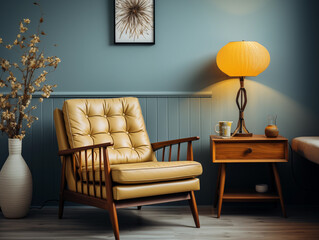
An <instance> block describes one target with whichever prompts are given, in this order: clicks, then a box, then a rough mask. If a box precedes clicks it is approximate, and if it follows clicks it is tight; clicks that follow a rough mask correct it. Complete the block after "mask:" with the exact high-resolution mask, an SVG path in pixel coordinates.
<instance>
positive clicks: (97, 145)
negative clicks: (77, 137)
mask: <svg viewBox="0 0 319 240" xmlns="http://www.w3.org/2000/svg"><path fill="white" fill-rule="evenodd" d="M108 146H113V143H110V142H107V143H101V144H95V145H90V146H85V147H78V148H72V149H66V150H61V151H59V152H58V155H59V156H65V155H71V154H73V153H75V152H80V151H84V150H88V149H94V148H106V147H108Z"/></svg>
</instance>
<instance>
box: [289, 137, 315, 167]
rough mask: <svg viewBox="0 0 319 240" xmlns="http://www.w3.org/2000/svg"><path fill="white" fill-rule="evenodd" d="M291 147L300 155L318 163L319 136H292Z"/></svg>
mask: <svg viewBox="0 0 319 240" xmlns="http://www.w3.org/2000/svg"><path fill="white" fill-rule="evenodd" d="M291 148H292V150H293V151H295V152H296V153H298V154H299V155H301V156H302V157H304V158H306V159H308V160H309V161H311V162H314V163H316V164H319V137H297V138H294V139H293V140H292V143H291Z"/></svg>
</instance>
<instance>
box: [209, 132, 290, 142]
mask: <svg viewBox="0 0 319 240" xmlns="http://www.w3.org/2000/svg"><path fill="white" fill-rule="evenodd" d="M210 139H211V140H214V141H217V142H218V141H220V142H224V141H227V142H228V141H230V142H231V141H236V142H238V141H243V142H249V141H285V140H288V139H287V138H285V137H283V136H280V135H279V136H278V137H276V138H268V137H266V136H265V135H262V134H254V135H253V136H252V137H231V138H222V137H220V136H217V135H210Z"/></svg>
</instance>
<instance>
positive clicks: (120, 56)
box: [0, 0, 319, 204]
mask: <svg viewBox="0 0 319 240" xmlns="http://www.w3.org/2000/svg"><path fill="white" fill-rule="evenodd" d="M32 2H33V1H29V0H20V1H18V0H11V1H5V2H2V4H1V15H0V37H2V38H3V39H4V41H5V42H6V41H8V40H9V41H13V40H14V37H15V35H16V33H17V32H16V30H17V28H18V27H17V26H18V21H19V20H20V19H21V18H30V19H31V21H38V19H39V17H40V13H39V11H38V10H37V8H36V7H34V6H33V4H32ZM42 6H43V10H44V14H45V16H44V19H45V22H44V24H43V28H44V30H45V32H46V33H47V39H46V40H44V42H43V46H45V47H46V48H49V50H48V52H47V54H48V55H57V56H58V57H60V58H61V60H62V63H61V64H60V66H59V67H58V69H57V71H56V72H54V73H52V74H51V75H49V79H51V80H54V81H55V82H56V83H57V84H58V88H57V89H56V92H57V93H60V96H57V95H56V96H53V98H52V100H49V101H48V102H47V103H44V104H45V105H44V106H45V107H43V106H42V107H41V109H40V110H39V111H38V114H39V115H41V116H42V119H40V121H39V122H38V123H37V124H35V125H34V127H33V129H32V132H30V133H31V134H30V135H29V136H27V138H26V139H25V142H26V143H25V146H27V147H26V148H25V150H24V152H25V156H26V158H27V159H26V160H27V161H28V162H29V163H30V164H29V165H31V168H33V169H34V170H33V175H34V181H35V182H36V186H37V187H36V189H35V191H37V193H36V195H35V196H34V204H39V202H41V201H42V200H45V199H48V198H49V196H51V197H54V196H56V193H55V191H56V190H57V186H58V184H57V183H55V182H53V180H52V179H51V180H50V179H49V178H48V179H47V176H50V174H51V175H52V176H53V177H54V176H55V175H56V174H58V171H56V170H54V171H53V172H52V170H50V168H49V167H48V166H47V165H45V164H44V163H43V161H46V160H45V159H43V158H44V155H41V154H35V153H33V151H34V150H35V149H34V148H37V147H35V146H34V144H35V143H37V139H38V137H40V136H41V137H42V138H43V139H44V138H45V136H46V134H47V133H48V132H49V134H51V135H49V136H50V139H51V138H52V140H50V141H51V142H53V144H52V147H47V148H48V149H49V152H51V153H52V154H53V153H54V152H55V151H56V143H55V139H54V138H55V136H54V126H53V125H52V116H51V115H50V114H49V112H48V111H49V110H50V111H51V110H52V109H53V108H54V107H55V106H60V105H61V104H62V102H61V101H63V100H62V99H63V98H64V97H66V98H67V97H70V96H72V95H73V94H75V95H77V96H80V97H86V96H88V94H90V95H91V96H92V95H93V96H94V94H95V93H96V94H98V95H99V96H100V95H101V93H103V95H109V94H110V93H111V94H112V95H113V96H117V95H123V94H124V95H137V96H141V97H143V96H144V98H141V99H142V100H141V101H142V102H143V101H145V103H147V102H149V105H148V108H149V109H150V110H149V112H148V115H147V116H149V114H150V111H152V107H150V106H158V101H166V102H167V104H169V103H171V101H173V102H174V101H177V102H179V103H178V104H177V103H176V102H174V103H175V104H176V105H173V108H171V110H168V109H167V114H168V115H167V121H168V122H167V125H165V124H162V123H163V122H162V120H161V118H160V116H159V114H157V115H154V114H151V115H150V116H151V117H149V118H148V121H147V124H148V126H147V127H148V131H149V132H151V133H150V135H151V138H153V139H152V140H154V141H156V140H158V139H160V140H165V139H164V136H158V135H157V134H155V132H154V127H155V126H156V128H157V127H158V126H161V124H162V125H163V127H168V126H170V128H171V130H172V131H173V133H171V134H166V135H165V138H166V139H167V138H173V137H179V136H180V135H183V133H185V132H186V133H188V134H189V135H191V134H194V135H199V136H200V137H201V142H200V144H199V145H198V148H197V150H198V151H199V152H200V153H199V156H200V158H201V159H200V161H201V162H202V163H203V164H204V166H205V167H206V169H205V173H204V176H203V177H202V191H201V193H200V195H199V203H202V204H209V203H211V201H212V194H213V193H214V190H213V188H214V185H215V180H214V179H215V177H216V167H215V166H211V165H212V164H211V163H210V155H209V142H208V136H209V134H211V133H212V127H211V126H213V125H214V124H215V123H216V122H217V121H218V120H233V121H234V122H236V121H237V118H238V112H237V109H236V105H235V94H236V91H237V90H238V87H239V83H238V80H236V79H228V78H227V76H225V75H223V74H221V73H220V71H219V70H218V69H217V67H216V63H215V57H216V54H217V52H218V50H219V49H220V48H221V47H222V46H224V45H225V44H227V43H228V42H229V41H236V40H255V41H257V42H259V43H261V44H263V45H264V46H265V47H266V48H267V49H268V50H269V52H270V56H271V63H270V65H269V67H268V68H267V69H266V71H265V72H263V73H262V74H260V75H259V76H257V77H255V78H249V79H248V80H247V81H246V88H247V91H248V105H247V109H246V111H245V114H246V123H247V127H248V129H249V130H250V131H252V132H254V133H259V134H262V133H263V130H264V128H265V125H266V117H267V114H269V113H275V114H277V115H278V127H279V130H280V134H282V135H284V136H286V137H288V138H289V139H291V138H293V137H295V136H300V135H318V134H319V124H318V122H319V108H318V106H317V104H318V102H319V94H317V92H318V90H319V81H318V80H317V79H316V73H317V71H316V69H317V66H318V63H319V60H318V59H319V58H318V56H317V55H318V53H319V49H318V46H319V45H318V44H317V41H318V32H317V30H316V29H317V22H318V17H316V14H317V12H318V10H319V9H318V4H317V3H316V1H315V0H312V1H310V0H309V1H302V0H197V1H194V0H157V1H156V44H155V45H154V46H132V45H130V46H116V45H114V44H113V24H114V21H113V1H112V0H94V1H89V0H67V1H66V0H64V1H63V0H56V1H49V0H45V1H42ZM55 43H56V44H58V46H57V47H56V48H54V47H51V46H52V45H53V44H55ZM0 56H7V51H6V50H3V49H2V48H1V49H0ZM222 80H223V81H222ZM123 92H124V93H123ZM172 92H173V95H174V96H175V97H177V98H175V97H172V96H171V93H172ZM186 92H187V93H189V92H192V93H194V95H195V96H197V97H195V100H194V96H192V97H186V101H187V104H191V103H192V104H193V101H195V103H194V104H193V105H192V106H193V108H194V109H193V110H192V111H190V112H189V113H187V115H186V118H184V117H182V118H178V119H179V120H177V119H176V116H179V115H178V114H177V115H176V113H175V111H174V109H175V107H176V109H177V110H176V111H180V112H183V111H184V110H183V109H184V108H183V104H182V105H181V104H180V101H181V100H180V94H181V95H182V94H183V93H186ZM201 93H205V94H206V95H207V93H208V94H209V95H211V98H207V97H205V98H200V97H198V96H200V94H201ZM154 94H155V95H154ZM145 95H147V97H145ZM159 95H161V96H160V97H159ZM61 96H62V98H60V97H61ZM154 99H155V100H154ZM172 99H173V100H172ZM174 99H175V100H174ZM176 99H177V100H176ZM178 99H179V100H178ZM182 99H183V98H182ZM203 99H205V100H203ZM153 101H154V102H153ZM202 101H204V103H203V104H201V102H202ZM56 102H57V103H58V104H56ZM142 104H144V103H142ZM48 109H49V110H48ZM145 109H147V107H145ZM172 109H173V110H172ZM153 111H155V110H153ZM165 111H166V110H165ZM187 111H188V110H187ZM197 113H200V114H202V115H200V117H197V115H196V114H197ZM48 114H49V115H48ZM144 114H147V113H146V111H144ZM174 114H175V115H174ZM145 118H146V117H145ZM150 119H154V121H155V122H156V124H152V121H150ZM192 119H193V122H194V121H196V124H197V123H199V125H196V126H192V125H191V123H192ZM194 119H195V120H194ZM170 121H171V122H170ZM164 125H165V126H164ZM176 126H178V127H179V130H178V132H174V131H177V130H176ZM32 139H33V140H32ZM32 141H33V143H32ZM0 143H1V149H0V151H1V154H0V163H1V164H2V163H3V162H4V161H5V157H3V156H6V137H5V136H0ZM32 144H33V145H32ZM41 146H42V145H41ZM42 147H45V148H46V146H42ZM30 149H33V151H31V150H30ZM31 159H32V161H31ZM52 161H54V159H52ZM50 164H52V165H50V166H51V167H53V168H58V167H59V166H58V165H57V164H55V163H52V162H50ZM0 166H1V165H0ZM39 166H43V167H39ZM279 167H280V168H279V170H280V173H281V175H282V181H283V185H284V191H285V196H286V198H288V200H287V201H288V202H291V203H297V202H307V200H306V199H303V198H302V197H300V195H302V194H306V195H311V192H308V191H304V190H302V188H299V187H296V186H295V182H294V181H293V179H292V174H291V163H288V164H282V165H280V166H279ZM240 169H241V171H243V172H244V175H243V176H241V181H243V182H246V183H247V184H249V183H252V182H253V183H254V181H255V182H256V181H257V180H258V177H257V175H258V174H257V173H256V178H255V179H254V180H250V179H249V178H248V177H247V176H248V175H249V174H250V171H253V170H252V169H253V168H249V167H248V168H247V169H246V168H244V167H243V168H242V167H240ZM257 169H259V170H260V171H261V172H263V171H264V170H263V167H260V166H257ZM40 171H44V173H43V172H42V173H40ZM45 171H47V173H48V174H49V175H48V174H46V173H45ZM50 171H51V172H50ZM230 171H233V173H234V174H235V175H236V169H235V168H234V169H233V170H232V169H230ZM296 171H297V173H298V171H299V170H298V169H297V170H296ZM300 171H301V172H304V171H305V170H300ZM257 172H258V171H257ZM298 176H299V175H298V174H297V178H298ZM45 179H46V180H45ZM57 179H58V177H56V176H55V180H56V181H58V180H57ZM297 180H299V181H301V184H303V185H304V184H309V183H303V181H304V180H302V179H297ZM231 181H232V180H231V179H230V184H231ZM43 182H47V183H49V184H51V185H52V190H47V189H46V187H45V186H44V184H43ZM234 183H235V180H234V181H233V184H234ZM310 185H312V186H315V184H310ZM41 189H42V190H41ZM44 189H45V190H44ZM301 193H302V194H301ZM50 194H51V195H50ZM310 199H312V201H313V202H316V201H317V202H318V195H316V196H312V198H310Z"/></svg>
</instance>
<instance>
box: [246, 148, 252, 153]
mask: <svg viewBox="0 0 319 240" xmlns="http://www.w3.org/2000/svg"><path fill="white" fill-rule="evenodd" d="M245 152H246V153H252V152H253V150H252V149H251V148H248V149H247V150H246V151H245Z"/></svg>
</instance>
